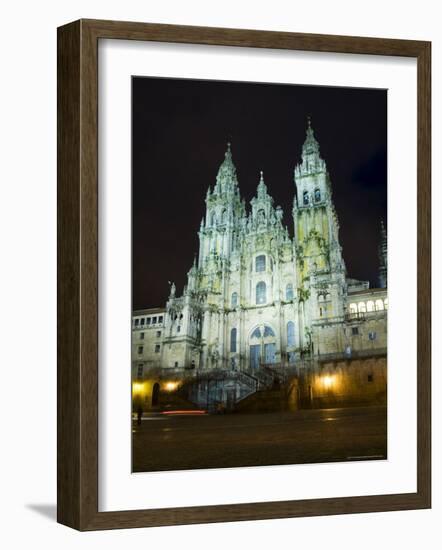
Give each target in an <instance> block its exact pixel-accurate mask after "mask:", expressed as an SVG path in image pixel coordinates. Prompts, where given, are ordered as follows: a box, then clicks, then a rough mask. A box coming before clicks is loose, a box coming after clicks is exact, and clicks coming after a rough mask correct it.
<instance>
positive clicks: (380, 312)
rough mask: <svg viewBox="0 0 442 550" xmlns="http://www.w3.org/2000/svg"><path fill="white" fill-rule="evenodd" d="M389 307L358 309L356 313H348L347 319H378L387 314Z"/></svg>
mask: <svg viewBox="0 0 442 550" xmlns="http://www.w3.org/2000/svg"><path fill="white" fill-rule="evenodd" d="M387 312H388V310H387V309H377V310H375V311H358V312H355V313H346V314H345V316H344V319H345V321H365V320H366V319H376V318H381V317H386V316H387Z"/></svg>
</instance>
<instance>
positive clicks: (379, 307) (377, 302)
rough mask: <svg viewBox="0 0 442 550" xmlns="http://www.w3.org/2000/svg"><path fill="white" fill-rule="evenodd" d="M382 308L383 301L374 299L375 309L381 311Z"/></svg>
mask: <svg viewBox="0 0 442 550" xmlns="http://www.w3.org/2000/svg"><path fill="white" fill-rule="evenodd" d="M383 309H384V302H383V301H382V300H376V311H382V310H383Z"/></svg>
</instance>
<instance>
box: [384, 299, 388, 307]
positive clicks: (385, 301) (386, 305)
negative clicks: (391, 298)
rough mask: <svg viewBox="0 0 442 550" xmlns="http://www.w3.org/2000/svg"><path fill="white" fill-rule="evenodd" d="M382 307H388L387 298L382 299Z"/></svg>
mask: <svg viewBox="0 0 442 550" xmlns="http://www.w3.org/2000/svg"><path fill="white" fill-rule="evenodd" d="M384 308H385V309H388V298H385V299H384Z"/></svg>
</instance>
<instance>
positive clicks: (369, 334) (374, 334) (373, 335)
mask: <svg viewBox="0 0 442 550" xmlns="http://www.w3.org/2000/svg"><path fill="white" fill-rule="evenodd" d="M368 339H369V340H376V332H369V333H368Z"/></svg>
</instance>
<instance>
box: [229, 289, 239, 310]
mask: <svg viewBox="0 0 442 550" xmlns="http://www.w3.org/2000/svg"><path fill="white" fill-rule="evenodd" d="M230 302H231V306H232V307H236V306H237V305H238V293H237V292H234V293H233V294H232V298H231V301H230Z"/></svg>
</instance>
